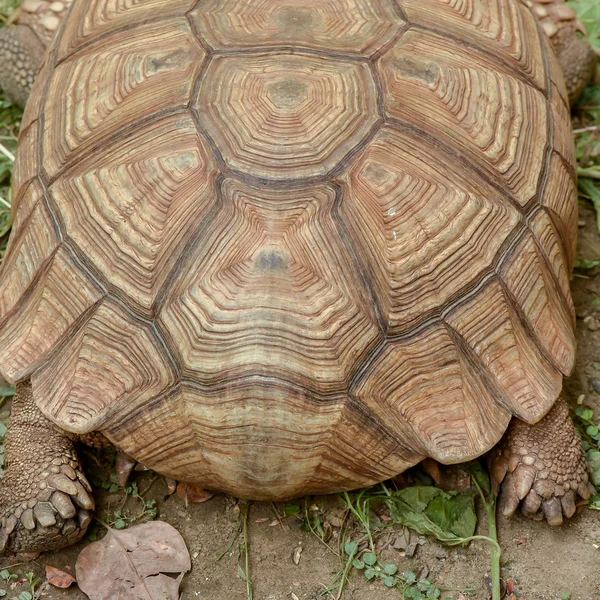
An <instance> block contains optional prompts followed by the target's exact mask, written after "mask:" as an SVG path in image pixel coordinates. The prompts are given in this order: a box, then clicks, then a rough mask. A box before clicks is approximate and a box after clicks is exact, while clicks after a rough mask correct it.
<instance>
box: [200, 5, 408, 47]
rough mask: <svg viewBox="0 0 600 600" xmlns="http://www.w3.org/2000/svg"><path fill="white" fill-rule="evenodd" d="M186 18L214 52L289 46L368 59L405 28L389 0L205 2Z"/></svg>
mask: <svg viewBox="0 0 600 600" xmlns="http://www.w3.org/2000/svg"><path fill="white" fill-rule="evenodd" d="M191 16H192V19H193V21H194V22H195V23H196V26H197V28H198V30H199V31H200V32H201V35H202V37H203V38H204V39H205V40H206V42H207V43H208V44H209V45H210V46H211V47H212V48H214V49H216V50H227V49H241V48H256V47H277V46H279V47H281V46H293V47H301V48H309V49H315V50H321V51H323V52H343V53H346V54H350V55H356V54H359V55H362V56H372V55H373V54H375V53H376V52H377V51H378V50H380V49H382V48H383V47H385V46H386V45H387V44H389V43H390V42H391V41H393V39H394V38H395V36H396V35H397V34H398V33H399V31H400V30H401V29H402V27H403V26H404V25H405V23H404V22H403V21H402V19H401V18H400V16H399V12H398V11H397V10H395V9H394V7H393V0H392V1H386V2H372V1H371V0H278V1H277V2H273V1H272V0H257V1H254V2H240V1H239V0H208V2H206V1H203V2H200V3H198V6H197V7H196V8H195V9H194V10H193V11H192V13H191Z"/></svg>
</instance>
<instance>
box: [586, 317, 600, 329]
mask: <svg viewBox="0 0 600 600" xmlns="http://www.w3.org/2000/svg"><path fill="white" fill-rule="evenodd" d="M583 322H584V323H585V324H586V326H587V328H588V329H589V330H590V331H597V329H598V327H599V325H598V321H596V319H595V318H594V317H592V315H589V316H587V317H586V318H585V319H584V320H583Z"/></svg>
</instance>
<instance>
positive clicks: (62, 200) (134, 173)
mask: <svg viewBox="0 0 600 600" xmlns="http://www.w3.org/2000/svg"><path fill="white" fill-rule="evenodd" d="M211 157H212V154H211V153H210V151H206V150H205V148H204V147H203V144H202V141H201V139H200V138H199V136H198V135H197V133H196V128H195V126H194V124H193V122H192V120H191V118H190V117H189V116H175V117H169V118H166V119H164V120H162V121H158V122H153V123H150V124H148V125H146V126H145V127H144V128H143V129H141V130H138V131H136V132H135V133H133V134H131V135H129V136H128V137H127V138H125V139H124V140H123V141H122V142H121V143H119V144H114V145H111V146H109V148H108V150H106V149H102V150H101V152H100V153H99V154H96V153H94V154H91V155H90V156H89V157H86V159H85V160H82V161H81V162H79V163H78V164H77V165H76V167H75V169H74V170H71V171H69V173H68V174H66V175H64V176H63V177H61V178H60V179H59V180H58V181H57V182H56V183H55V184H54V185H53V186H52V187H51V188H50V193H51V195H52V197H53V199H54V201H55V202H56V205H57V206H58V209H59V210H60V213H61V215H62V218H63V221H64V223H65V232H66V234H67V235H68V236H69V238H70V239H71V240H72V241H73V242H74V243H75V244H77V246H78V247H79V248H80V250H81V251H82V253H83V254H84V255H85V256H86V257H88V259H89V260H91V261H92V262H93V263H95V265H96V266H97V267H98V269H99V270H100V271H101V272H102V273H103V274H104V276H105V277H106V279H107V280H108V281H109V282H110V283H112V284H113V285H115V286H117V287H118V288H120V289H121V290H123V291H124V292H125V293H126V294H127V295H128V296H129V297H130V298H131V299H132V300H133V301H134V302H136V303H137V304H139V305H140V306H143V307H144V308H145V309H150V308H151V306H152V304H153V302H154V301H155V299H156V296H157V294H158V293H159V291H160V289H161V287H162V284H163V283H164V282H165V280H166V279H167V278H168V276H169V274H170V273H171V271H172V270H173V268H174V266H175V264H176V263H177V261H178V259H179V256H180V254H181V252H182V248H183V246H184V245H185V243H186V242H189V240H190V239H191V238H193V237H194V236H195V235H196V234H197V232H198V230H199V229H201V227H202V225H203V223H204V220H205V219H206V217H207V214H208V213H209V212H210V209H211V207H212V206H213V205H214V204H215V199H216V177H217V172H216V167H215V166H214V164H213V162H214V161H213V160H212V158H211Z"/></svg>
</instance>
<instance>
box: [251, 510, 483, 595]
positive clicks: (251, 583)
mask: <svg viewBox="0 0 600 600" xmlns="http://www.w3.org/2000/svg"><path fill="white" fill-rule="evenodd" d="M242 510H243V513H242V519H243V521H242V522H243V533H244V563H245V569H246V595H247V597H248V600H252V581H251V580H250V556H249V552H248V511H249V510H250V505H249V504H246V505H245V506H244V508H243V509H242ZM494 600H495V599H494Z"/></svg>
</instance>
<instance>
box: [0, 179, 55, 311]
mask: <svg viewBox="0 0 600 600" xmlns="http://www.w3.org/2000/svg"><path fill="white" fill-rule="evenodd" d="M30 189H31V188H30ZM32 193H34V191H33V190H32ZM15 233H16V235H14V236H12V237H11V238H10V242H9V244H8V248H7V250H6V257H5V259H4V261H3V263H2V273H1V274H0V322H2V321H4V320H5V319H6V318H7V317H8V315H9V313H10V312H11V311H12V309H13V308H14V307H15V306H16V305H17V303H18V302H19V301H20V300H21V298H22V297H23V295H24V294H25V292H26V291H27V289H28V287H29V285H30V284H31V282H32V281H33V279H34V278H35V277H36V275H38V273H39V272H40V271H41V269H42V267H43V266H44V265H45V263H46V261H48V259H49V258H50V257H51V256H52V254H53V253H54V252H55V250H56V249H57V248H58V246H59V244H60V240H59V238H58V236H57V234H56V232H55V230H54V225H53V223H52V218H51V217H50V214H49V213H48V211H47V210H46V206H45V204H44V203H43V202H37V204H36V206H35V208H34V209H33V211H32V213H31V217H30V218H29V220H28V223H27V227H23V228H22V229H21V231H19V232H15Z"/></svg>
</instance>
